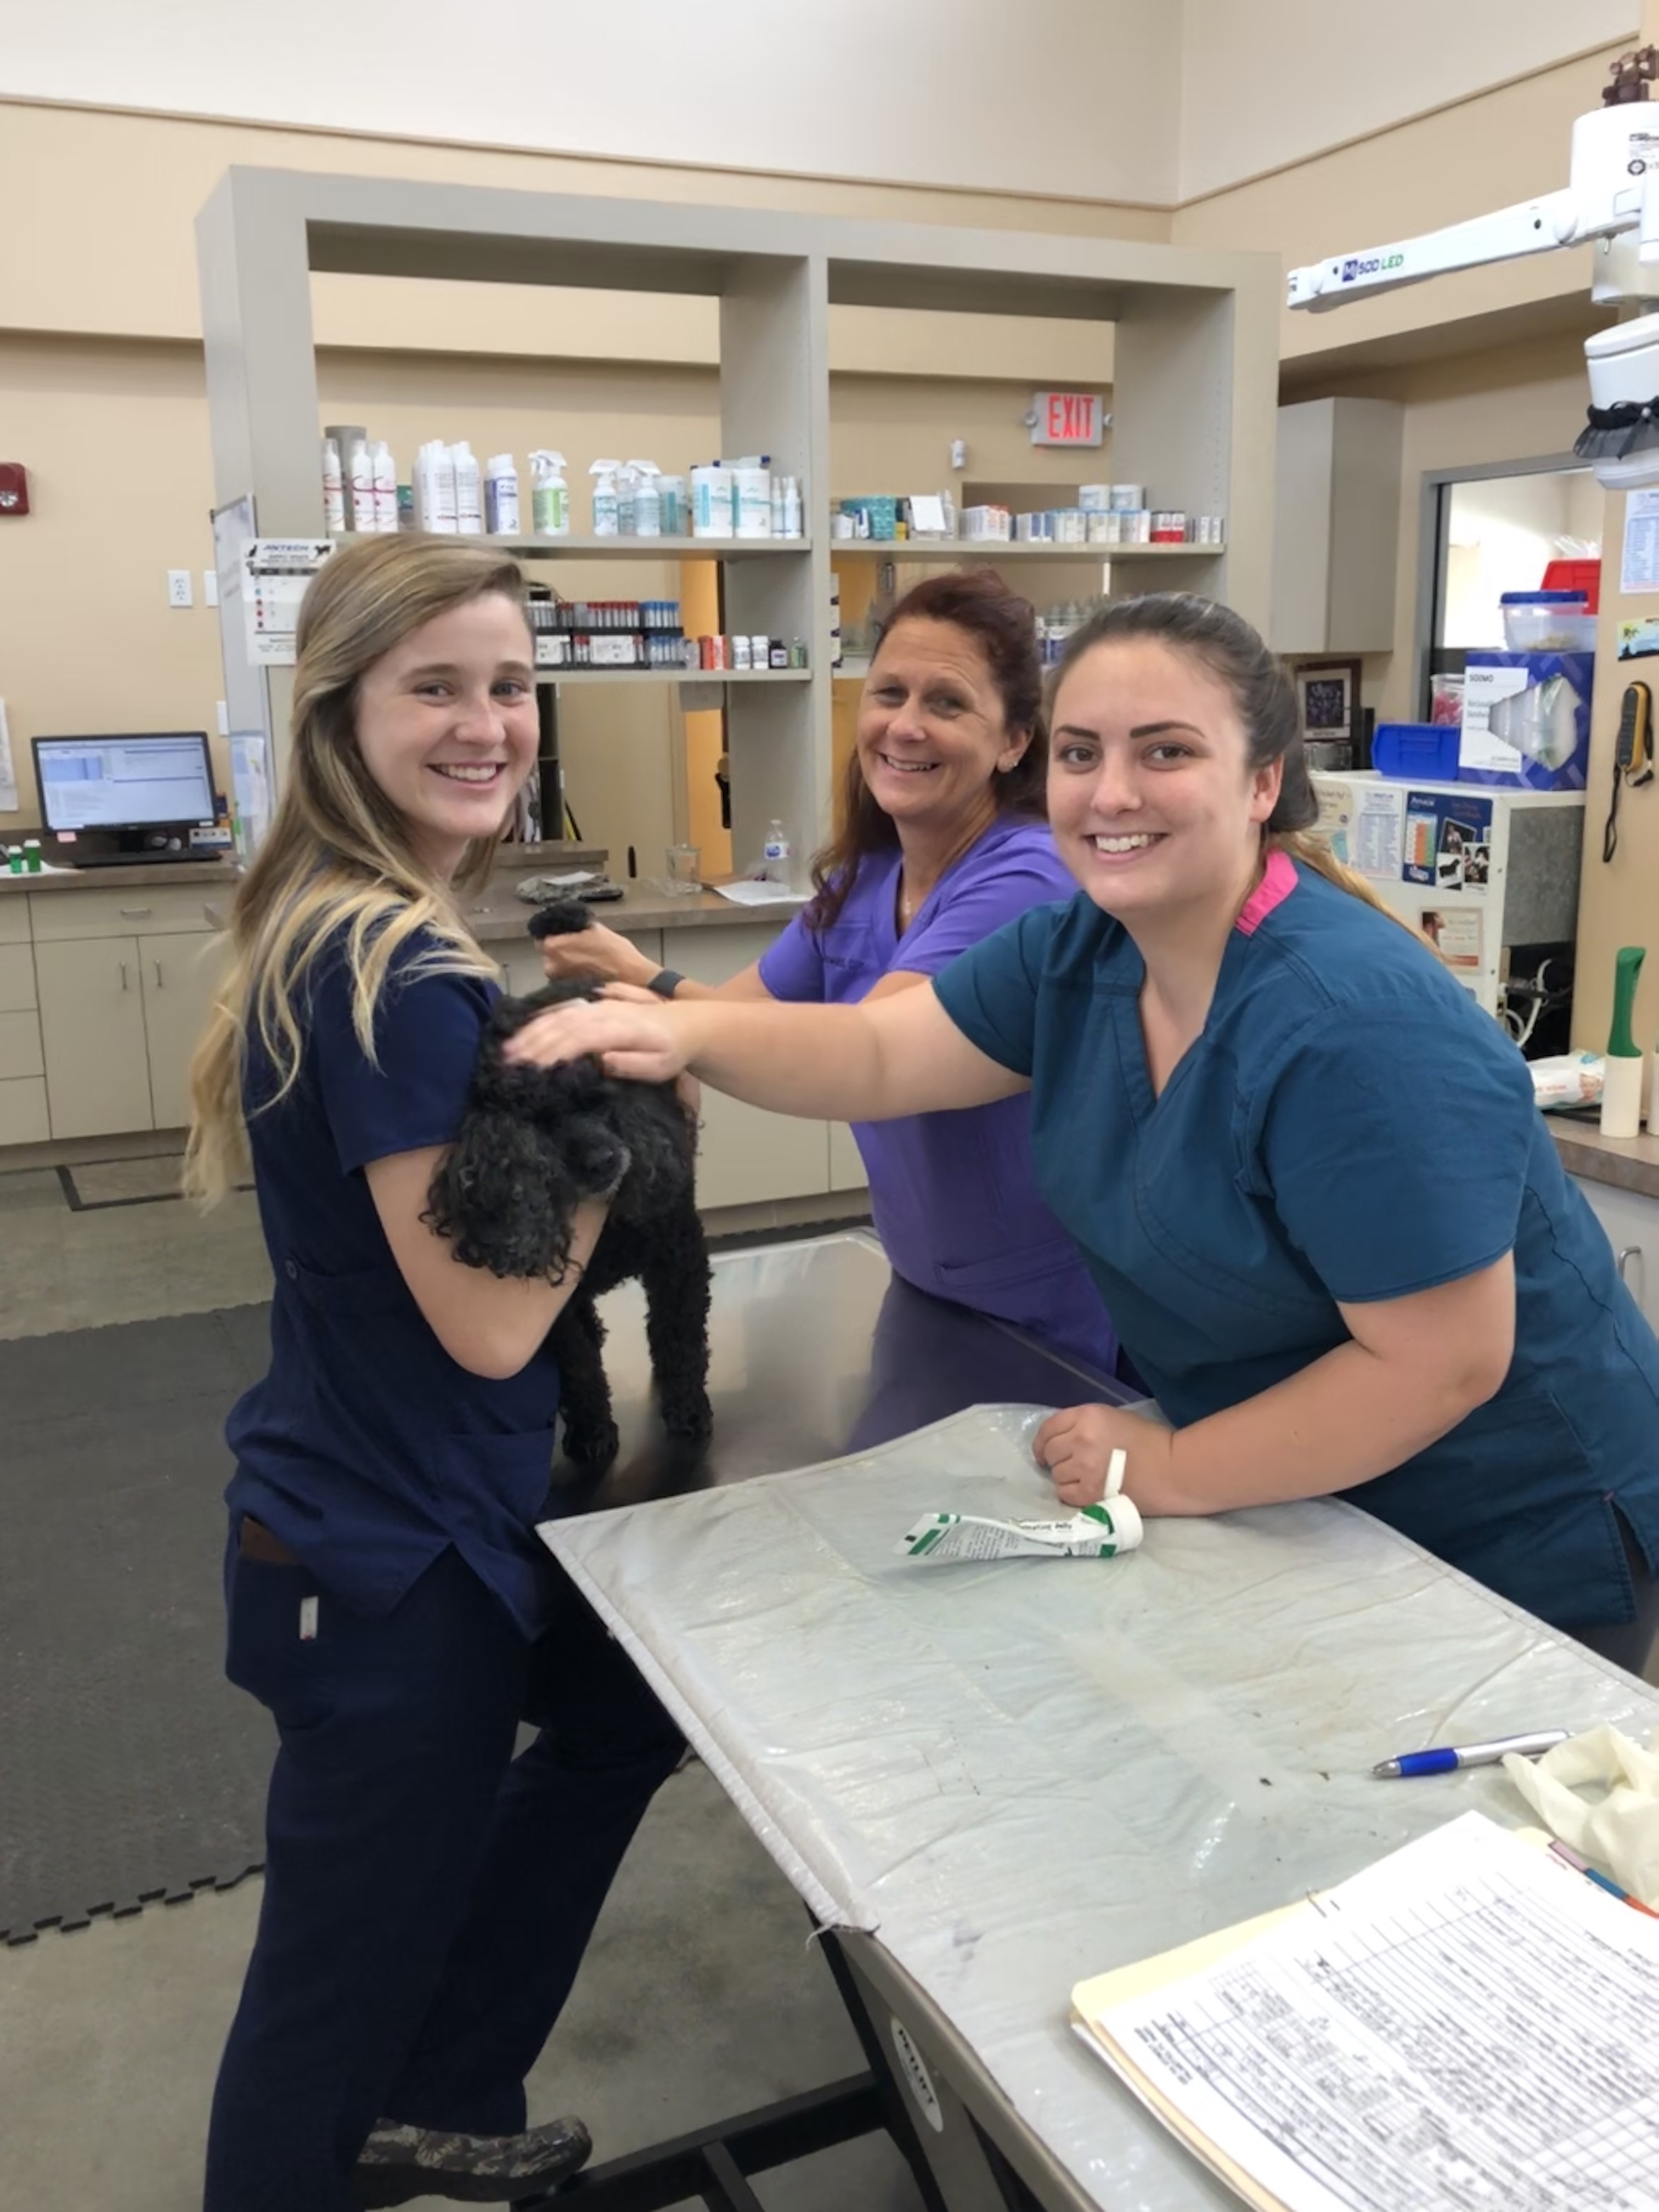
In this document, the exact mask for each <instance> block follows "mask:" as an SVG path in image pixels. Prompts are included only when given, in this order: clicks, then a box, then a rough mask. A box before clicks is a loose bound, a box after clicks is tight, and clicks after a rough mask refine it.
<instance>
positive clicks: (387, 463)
mask: <svg viewBox="0 0 1659 2212" xmlns="http://www.w3.org/2000/svg"><path fill="white" fill-rule="evenodd" d="M372 459H373V463H374V527H375V528H376V530H384V531H387V532H392V531H395V530H396V529H397V527H398V464H397V463H396V461H394V460H393V459H392V448H391V447H390V446H388V445H387V443H386V440H385V439H384V438H380V439H377V440H376V441H375V445H374V454H373V457H372Z"/></svg>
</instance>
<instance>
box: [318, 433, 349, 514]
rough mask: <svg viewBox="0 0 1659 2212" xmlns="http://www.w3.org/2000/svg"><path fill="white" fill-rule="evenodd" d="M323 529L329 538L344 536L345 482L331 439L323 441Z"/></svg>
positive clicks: (335, 446) (336, 449)
mask: <svg viewBox="0 0 1659 2212" xmlns="http://www.w3.org/2000/svg"><path fill="white" fill-rule="evenodd" d="M323 527H324V528H325V530H326V531H327V532H328V534H329V536H330V537H331V538H343V536H344V535H345V480H344V478H343V477H342V476H341V474H340V448H339V447H338V446H337V445H336V443H335V442H334V441H333V439H332V438H325V439H324V441H323Z"/></svg>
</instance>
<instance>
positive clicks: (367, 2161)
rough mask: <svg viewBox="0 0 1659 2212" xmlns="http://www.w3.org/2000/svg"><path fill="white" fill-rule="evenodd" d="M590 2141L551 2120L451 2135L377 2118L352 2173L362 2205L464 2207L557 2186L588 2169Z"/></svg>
mask: <svg viewBox="0 0 1659 2212" xmlns="http://www.w3.org/2000/svg"><path fill="white" fill-rule="evenodd" d="M592 2148H593V2140H592V2136H590V2135H589V2134H588V2132H587V2129H586V2125H585V2124H583V2122H581V2121H580V2120H578V2119H567V2120H549V2121H548V2122H547V2123H546V2124H545V2125H544V2126H543V2127H539V2128H527V2129H526V2130H525V2132H524V2134H523V2135H521V2136H464V2135H451V2134H447V2133H446V2132H445V2131H444V2130H441V2129H438V2128H414V2127H405V2126H404V2124H402V2123H401V2122H399V2121H398V2120H381V2121H380V2122H378V2123H377V2124H376V2126H375V2128H374V2133H373V2134H372V2135H371V2136H369V2139H368V2142H366V2143H365V2144H364V2145H363V2148H362V2155H361V2156H360V2157H359V2159H358V2160H357V2163H356V2166H354V2167H353V2169H352V2176H351V2179H352V2187H353V2191H354V2192H355V2194H356V2199H357V2202H358V2203H359V2204H362V2205H368V2206H375V2207H378V2206H381V2205H387V2204H407V2203H410V2201H411V2199H413V2198H415V2197H459V2199H461V2200H462V2201H463V2202H464V2203H468V2204H495V2203H511V2202H512V2200H513V2198H514V2197H527V2196H529V2195H530V2193H531V2192H532V2191H535V2190H544V2189H553V2188H556V2186H557V2185H558V2184H559V2183H560V2182H562V2181H563V2180H565V2179H567V2177H568V2176H569V2175H570V2174H573V2173H574V2172H575V2171H576V2169H577V2168H578V2167H579V2166H583V2165H585V2164H586V2160H587V2155H588V2153H589V2152H590V2151H591V2150H592Z"/></svg>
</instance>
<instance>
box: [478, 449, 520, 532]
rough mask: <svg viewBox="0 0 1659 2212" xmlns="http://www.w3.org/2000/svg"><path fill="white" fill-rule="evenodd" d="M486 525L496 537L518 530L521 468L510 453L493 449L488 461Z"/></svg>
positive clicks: (486, 471) (485, 504)
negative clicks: (519, 469)
mask: <svg viewBox="0 0 1659 2212" xmlns="http://www.w3.org/2000/svg"><path fill="white" fill-rule="evenodd" d="M484 526H485V527H486V528H487V529H488V530H489V531H490V532H493V534H494V535H495V537H497V538H516V537H517V536H518V534H519V471H518V469H517V467H516V466H515V465H514V463H513V456H512V454H511V453H492V454H491V455H490V457H489V462H488V463H487V464H486V465H485V469H484Z"/></svg>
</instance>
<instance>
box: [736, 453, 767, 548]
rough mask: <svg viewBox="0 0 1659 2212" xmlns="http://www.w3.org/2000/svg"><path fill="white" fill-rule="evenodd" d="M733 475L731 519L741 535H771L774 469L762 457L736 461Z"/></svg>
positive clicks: (737, 534) (759, 536) (737, 532)
mask: <svg viewBox="0 0 1659 2212" xmlns="http://www.w3.org/2000/svg"><path fill="white" fill-rule="evenodd" d="M729 474H730V476H731V478H732V528H733V534H734V535H735V536H737V537H738V538H769V537H770V536H771V535H772V471H771V470H770V469H769V467H768V466H767V465H766V463H765V462H764V461H763V460H761V459H744V460H741V461H734V462H733V463H732V467H731V470H730V471H729Z"/></svg>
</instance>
